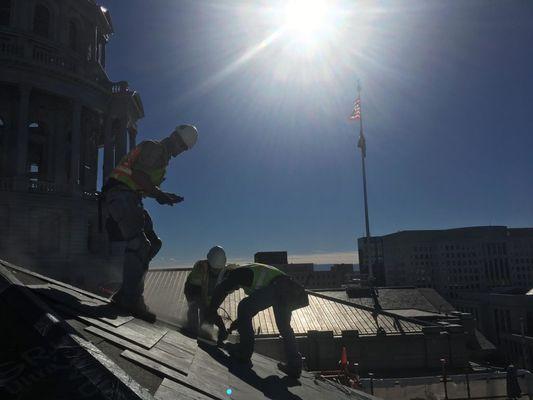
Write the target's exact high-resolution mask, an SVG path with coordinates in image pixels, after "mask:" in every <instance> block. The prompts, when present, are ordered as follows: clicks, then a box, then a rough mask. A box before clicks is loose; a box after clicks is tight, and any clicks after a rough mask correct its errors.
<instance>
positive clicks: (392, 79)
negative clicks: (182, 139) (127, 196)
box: [101, 0, 533, 265]
mask: <svg viewBox="0 0 533 400" xmlns="http://www.w3.org/2000/svg"><path fill="white" fill-rule="evenodd" d="M101 3H102V5H104V6H106V7H107V8H109V10H110V12H111V16H112V19H113V24H114V28H115V31H116V33H115V35H114V36H113V38H112V39H111V42H110V44H109V46H108V54H107V60H108V67H107V70H108V73H109V76H110V77H111V79H112V80H128V81H129V82H130V85H131V86H133V87H134V88H135V89H136V90H138V91H139V92H140V93H141V96H142V99H143V102H144V107H145V112H146V117H145V118H144V119H143V120H142V121H141V122H140V124H139V132H140V133H139V139H140V140H144V139H151V138H154V139H160V138H163V137H164V136H165V135H167V134H168V133H169V132H170V131H171V130H172V128H173V127H174V126H175V125H177V124H180V123H193V124H195V125H196V126H197V127H198V129H199V132H200V139H199V142H198V145H197V146H196V147H195V148H194V149H193V150H191V151H190V152H187V153H185V154H183V155H181V156H179V157H178V158H176V159H174V160H173V161H172V162H171V166H170V170H169V174H168V177H167V181H166V182H165V183H164V184H163V188H164V189H165V190H167V191H172V192H175V193H177V194H180V195H182V196H184V197H185V202H184V203H182V204H180V205H177V206H175V207H172V208H171V207H167V206H159V205H158V204H157V203H155V202H154V201H153V200H147V201H146V202H145V205H146V207H147V209H148V210H149V211H150V213H151V214H152V217H153V220H154V222H155V226H156V231H157V232H158V233H159V235H160V236H161V237H162V239H163V241H164V245H163V249H162V251H161V253H160V257H159V259H158V260H156V264H159V265H168V264H169V263H170V264H172V263H176V264H179V265H187V264H189V263H191V262H193V261H194V260H196V259H199V258H202V257H204V256H205V253H206V251H207V250H208V249H209V247H210V246H212V245H214V244H220V245H222V246H224V247H225V248H226V249H227V251H228V254H229V258H230V259H238V260H241V259H249V258H251V257H252V256H253V253H255V252H256V251H261V250H287V251H288V252H289V255H291V254H292V255H299V256H301V257H298V258H297V259H298V260H304V259H309V260H316V261H317V262H323V259H322V256H324V255H330V259H331V257H333V258H335V257H336V258H337V259H338V260H339V261H349V260H354V261H355V252H356V238H357V237H359V236H362V235H363V231H364V219H363V215H364V214H363V197H362V181H361V167H360V165H361V161H360V154H359V152H358V151H357V150H358V149H357V147H356V143H357V134H358V125H357V124H354V123H350V122H348V120H347V116H348V115H349V114H350V111H351V106H352V103H353V100H354V98H355V97H356V80H357V79H358V78H360V79H361V82H362V85H363V93H362V107H363V119H364V124H365V134H366V137H367V156H368V157H367V169H368V185H369V188H368V190H369V203H370V218H371V231H372V233H373V234H387V233H391V232H394V231H398V230H404V229H440V228H450V227H458V226H470V225H508V226H512V227H518V226H532V223H533V185H532V184H531V183H532V179H531V178H532V171H533V157H532V154H531V153H532V149H533V47H532V43H533V23H532V21H533V3H532V2H530V1H526V0H523V1H459V0H457V1H425V0H424V1H410V2H403V1H401V2H400V1H398V2H385V1H381V2H374V3H370V4H374V5H371V6H369V5H367V4H368V3H361V2H359V3H358V2H356V1H351V0H350V1H344V2H342V1H340V2H338V4H337V5H336V8H335V10H334V13H335V18H336V19H335V21H334V23H330V24H329V25H330V26H329V27H326V32H325V33H324V32H323V33H322V35H317V37H315V39H316V41H313V40H309V42H302V38H301V37H296V36H297V35H296V34H295V33H294V32H290V31H289V32H283V33H282V34H278V35H277V36H276V34H275V32H277V30H279V28H280V22H279V19H277V18H275V17H273V16H276V15H278V14H277V13H278V11H279V10H280V9H281V6H279V7H278V11H276V5H275V2H273V1H270V2H266V1H264V2H260V1H257V2H254V1H249V2H244V1H242V2H238V1H218V0H217V1H215V0H213V1H202V0H194V1H183V0H180V1H175V0H158V1H145V0H143V1H141V0H128V1H123V0H101ZM328 4H333V2H328ZM267 5H268V6H269V9H267V8H266V6H267ZM328 12H330V13H333V11H328ZM330 17H331V16H329V14H328V17H326V16H325V17H324V18H330ZM331 18H333V17H331ZM291 34H294V35H292V36H291ZM268 38H270V39H268ZM261 43H262V45H261ZM352 253H353V254H354V255H353V256H352V255H351V254H352Z"/></svg>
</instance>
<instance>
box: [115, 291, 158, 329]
mask: <svg viewBox="0 0 533 400" xmlns="http://www.w3.org/2000/svg"><path fill="white" fill-rule="evenodd" d="M117 293H119V292H117ZM112 300H113V303H115V304H116V305H117V306H118V307H120V308H121V309H122V310H123V311H126V312H128V313H130V314H131V315H132V316H133V317H135V318H139V319H142V320H144V321H146V322H149V323H151V324H153V323H154V322H155V321H156V319H157V318H156V315H155V314H154V313H153V312H152V311H150V309H149V308H148V306H147V305H146V303H145V302H144V298H143V297H142V296H141V297H139V298H138V299H137V300H133V301H128V299H127V298H125V297H124V296H122V295H121V296H113V299H112Z"/></svg>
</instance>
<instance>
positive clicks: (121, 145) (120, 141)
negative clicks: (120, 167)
mask: <svg viewBox="0 0 533 400" xmlns="http://www.w3.org/2000/svg"><path fill="white" fill-rule="evenodd" d="M127 152H128V136H127V130H126V121H125V119H124V117H122V118H120V124H119V128H118V130H117V132H116V136H115V164H116V163H118V162H119V161H120V159H121V158H122V157H124V156H125V155H126V153H127Z"/></svg>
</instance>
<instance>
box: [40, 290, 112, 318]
mask: <svg viewBox="0 0 533 400" xmlns="http://www.w3.org/2000/svg"><path fill="white" fill-rule="evenodd" d="M32 291H33V292H34V293H36V294H37V295H39V296H40V297H41V298H44V299H45V300H46V301H47V302H48V303H50V305H51V306H52V308H56V307H57V308H59V309H60V311H62V312H65V313H67V314H71V315H77V316H84V317H91V318H109V319H116V318H117V317H119V316H120V315H121V313H120V311H119V310H117V308H116V307H114V306H113V305H112V304H111V303H105V302H102V301H99V300H95V299H89V298H87V299H84V298H82V297H81V296H83V295H80V297H76V295H73V294H70V293H68V292H66V291H62V290H58V289H56V288H53V287H48V288H45V287H40V288H32ZM84 300H89V301H84Z"/></svg>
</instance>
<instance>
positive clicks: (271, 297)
mask: <svg viewBox="0 0 533 400" xmlns="http://www.w3.org/2000/svg"><path fill="white" fill-rule="evenodd" d="M288 279H289V278H287V277H285V276H281V277H279V278H277V279H276V280H274V281H273V282H272V283H270V284H269V285H268V286H266V287H264V288H261V289H258V290H256V291H254V292H252V293H251V294H250V295H249V296H248V297H246V298H244V299H243V300H242V301H241V302H240V303H239V307H238V309H237V318H238V320H239V323H238V327H237V329H238V331H239V336H240V346H239V347H240V350H241V351H242V352H243V356H245V357H251V356H252V353H253V351H254V329H253V325H252V318H253V317H254V316H255V315H256V314H257V313H258V312H260V311H262V310H265V309H267V308H268V307H273V309H274V317H275V318H276V325H277V326H278V331H279V333H280V335H281V337H282V338H283V345H284V347H285V355H286V358H287V363H288V364H289V365H290V366H293V367H297V368H301V366H302V356H301V354H300V353H299V352H298V346H297V344H296V338H295V337H294V331H293V330H292V327H291V317H292V310H291V309H290V308H289V306H288V305H287V302H285V301H283V298H284V297H285V296H284V290H285V289H286V288H287V286H288V285H286V283H287V280H288Z"/></svg>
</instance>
